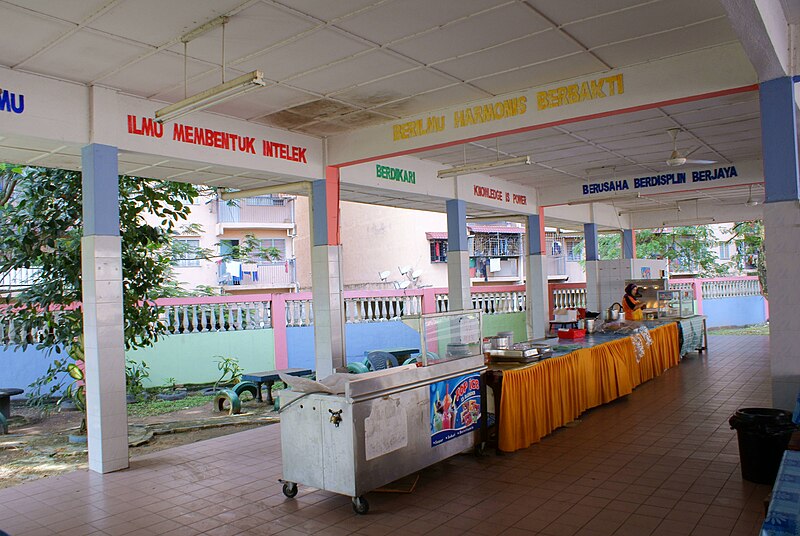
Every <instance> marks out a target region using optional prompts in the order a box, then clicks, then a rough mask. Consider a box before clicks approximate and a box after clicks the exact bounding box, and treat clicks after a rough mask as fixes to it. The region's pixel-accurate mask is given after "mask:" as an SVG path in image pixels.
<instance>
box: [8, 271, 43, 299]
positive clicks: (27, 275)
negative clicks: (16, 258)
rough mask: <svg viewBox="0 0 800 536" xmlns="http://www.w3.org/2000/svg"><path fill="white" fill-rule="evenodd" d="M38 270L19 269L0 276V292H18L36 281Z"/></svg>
mask: <svg viewBox="0 0 800 536" xmlns="http://www.w3.org/2000/svg"><path fill="white" fill-rule="evenodd" d="M40 271H41V270H40V269H39V268H20V269H18V270H10V271H8V272H6V273H5V274H3V275H2V276H0V292H12V293H13V292H20V291H22V290H25V289H26V288H28V287H29V286H31V285H32V284H34V282H35V281H36V278H37V276H38V275H39V272H40Z"/></svg>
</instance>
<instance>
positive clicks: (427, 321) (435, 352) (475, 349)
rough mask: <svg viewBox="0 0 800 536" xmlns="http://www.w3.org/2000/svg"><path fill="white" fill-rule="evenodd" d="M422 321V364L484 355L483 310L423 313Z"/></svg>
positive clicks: (419, 329)
mask: <svg viewBox="0 0 800 536" xmlns="http://www.w3.org/2000/svg"><path fill="white" fill-rule="evenodd" d="M411 321H412V322H414V321H416V322H418V323H419V325H418V329H417V331H419V333H420V342H421V344H422V348H424V351H423V352H422V364H423V366H426V367H427V366H428V365H433V364H436V363H443V362H446V361H454V360H456V359H462V358H465V357H471V356H475V355H483V350H482V346H481V342H482V340H481V311H479V310H469V311H453V312H451V313H436V314H428V315H422V316H419V317H416V318H414V319H413V320H411Z"/></svg>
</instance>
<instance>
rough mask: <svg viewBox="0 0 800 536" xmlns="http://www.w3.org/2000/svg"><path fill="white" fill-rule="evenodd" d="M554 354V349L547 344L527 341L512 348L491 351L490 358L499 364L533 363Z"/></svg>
mask: <svg viewBox="0 0 800 536" xmlns="http://www.w3.org/2000/svg"><path fill="white" fill-rule="evenodd" d="M552 353H553V349H552V348H551V347H550V346H549V345H547V344H542V343H536V342H531V341H525V342H518V343H516V344H514V345H512V346H511V348H504V349H492V350H489V357H490V358H491V359H492V361H498V362H514V363H531V362H534V361H539V360H540V359H544V358H547V357H550V355H551V354H552Z"/></svg>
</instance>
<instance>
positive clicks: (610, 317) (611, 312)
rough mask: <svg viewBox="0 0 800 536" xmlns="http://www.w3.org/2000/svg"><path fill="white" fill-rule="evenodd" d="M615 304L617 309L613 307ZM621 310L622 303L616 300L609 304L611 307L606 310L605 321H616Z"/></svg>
mask: <svg viewBox="0 0 800 536" xmlns="http://www.w3.org/2000/svg"><path fill="white" fill-rule="evenodd" d="M615 306H616V307H617V309H614V307H615ZM621 312H622V305H620V304H619V303H616V302H615V303H613V304H611V307H609V308H608V310H607V311H606V322H616V321H617V320H619V316H620V315H619V314H620V313H621Z"/></svg>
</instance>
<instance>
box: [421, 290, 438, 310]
mask: <svg viewBox="0 0 800 536" xmlns="http://www.w3.org/2000/svg"><path fill="white" fill-rule="evenodd" d="M435 312H436V289H433V288H426V289H422V314H424V315H427V314H431V313H435Z"/></svg>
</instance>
